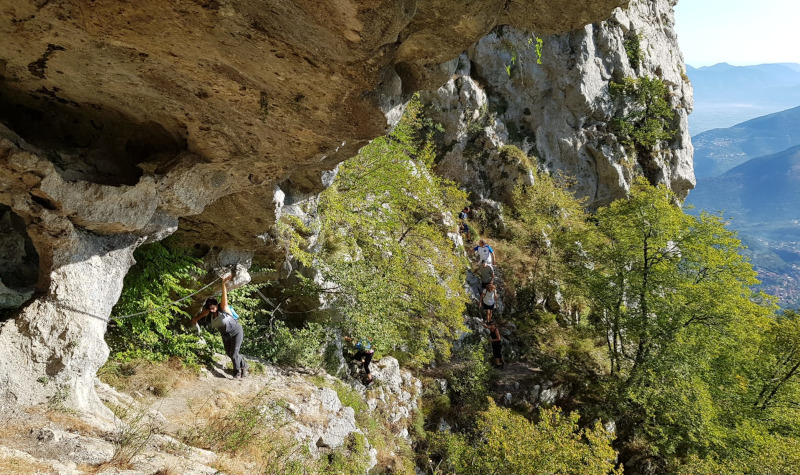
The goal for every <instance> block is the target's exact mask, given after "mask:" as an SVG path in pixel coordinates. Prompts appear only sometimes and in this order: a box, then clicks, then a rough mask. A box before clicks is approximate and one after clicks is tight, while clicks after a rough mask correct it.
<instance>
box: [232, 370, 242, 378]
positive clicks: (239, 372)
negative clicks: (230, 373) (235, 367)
mask: <svg viewBox="0 0 800 475" xmlns="http://www.w3.org/2000/svg"><path fill="white" fill-rule="evenodd" d="M233 379H242V370H239V371H237V372H236V375H235V376H234V377H233Z"/></svg>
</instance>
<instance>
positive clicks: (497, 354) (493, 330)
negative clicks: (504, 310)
mask: <svg viewBox="0 0 800 475" xmlns="http://www.w3.org/2000/svg"><path fill="white" fill-rule="evenodd" d="M483 326H484V327H485V328H486V329H487V330H489V342H490V343H491V345H492V357H493V358H494V367H495V368H500V369H501V368H503V367H504V366H505V365H506V361H505V360H504V359H503V341H502V339H501V338H500V330H499V329H498V328H497V322H489V323H485V324H484V325H483Z"/></svg>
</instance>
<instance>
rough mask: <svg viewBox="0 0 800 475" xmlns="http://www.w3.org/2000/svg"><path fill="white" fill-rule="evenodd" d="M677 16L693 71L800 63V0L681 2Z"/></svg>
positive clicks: (692, 0)
mask: <svg viewBox="0 0 800 475" xmlns="http://www.w3.org/2000/svg"><path fill="white" fill-rule="evenodd" d="M675 17H676V18H675V20H676V24H677V29H678V40H679V41H680V44H681V50H682V51H683V56H684V58H685V59H686V62H687V63H688V64H690V65H692V66H694V67H699V66H709V65H712V64H716V63H722V62H726V63H730V64H733V65H736V66H746V65H751V64H762V63H800V0H759V1H753V0H679V2H678V6H677V7H675Z"/></svg>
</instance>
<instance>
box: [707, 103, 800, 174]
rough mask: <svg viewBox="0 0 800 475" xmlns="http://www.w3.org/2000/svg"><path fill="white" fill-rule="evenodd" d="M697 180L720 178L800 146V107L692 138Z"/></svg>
mask: <svg viewBox="0 0 800 475" xmlns="http://www.w3.org/2000/svg"><path fill="white" fill-rule="evenodd" d="M692 143H693V144H694V148H695V151H694V171H695V175H696V176H697V177H698V178H708V177H713V176H717V175H720V174H722V173H725V172H726V171H728V170H730V169H732V168H734V167H736V166H737V165H740V164H742V163H744V162H746V161H747V160H750V159H751V158H756V157H761V156H764V155H767V154H772V153H776V152H780V151H781V150H785V149H787V148H789V147H793V146H795V145H800V107H795V108H793V109H788V110H785V111H782V112H776V113H774V114H769V115H766V116H763V117H758V118H756V119H752V120H748V121H747V122H743V123H741V124H738V125H735V126H733V127H729V128H727V129H714V130H709V131H706V132H703V133H700V134H698V135H696V136H694V137H693V138H692Z"/></svg>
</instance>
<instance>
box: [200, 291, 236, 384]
mask: <svg viewBox="0 0 800 475" xmlns="http://www.w3.org/2000/svg"><path fill="white" fill-rule="evenodd" d="M229 280H231V276H228V277H225V278H224V279H222V301H221V302H218V301H217V299H214V298H210V299H207V300H206V302H205V304H204V305H203V311H202V312H200V313H198V314H197V316H196V317H194V318H193V319H192V323H191V324H192V325H194V324H195V323H197V321H198V320H200V319H201V318H203V317H205V316H206V315H211V326H212V327H214V328H216V329H217V330H219V333H220V335H221V336H222V344H223V345H224V346H225V353H226V354H227V355H228V357H229V358H230V359H231V361H232V362H233V371H234V374H235V376H234V378H236V379H242V378H244V377H245V376H246V375H247V362H246V361H245V360H244V358H242V355H241V354H240V353H239V348H241V346H242V341H243V340H244V330H243V329H242V325H241V324H239V320H237V319H236V318H234V316H233V315H234V313H233V311H232V310H231V309H230V308H229V306H228V289H227V288H226V286H225V283H226V282H228V281H229Z"/></svg>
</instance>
